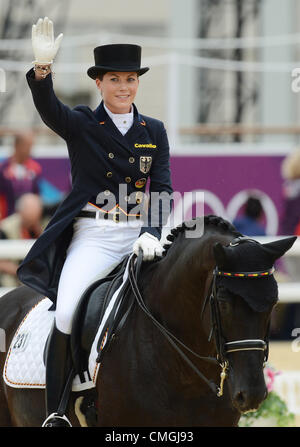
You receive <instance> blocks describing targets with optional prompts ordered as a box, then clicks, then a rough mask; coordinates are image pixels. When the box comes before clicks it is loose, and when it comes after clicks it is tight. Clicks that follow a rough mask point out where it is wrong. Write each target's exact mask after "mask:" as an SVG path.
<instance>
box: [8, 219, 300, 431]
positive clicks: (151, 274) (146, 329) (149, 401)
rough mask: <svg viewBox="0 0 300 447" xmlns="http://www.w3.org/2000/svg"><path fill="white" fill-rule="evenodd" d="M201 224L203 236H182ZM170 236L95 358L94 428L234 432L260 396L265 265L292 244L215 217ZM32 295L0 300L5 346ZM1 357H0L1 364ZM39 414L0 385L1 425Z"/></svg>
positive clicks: (272, 295) (271, 292)
mask: <svg viewBox="0 0 300 447" xmlns="http://www.w3.org/2000/svg"><path fill="white" fill-rule="evenodd" d="M201 219H202V222H203V219H204V232H203V235H202V236H199V237H189V234H190V232H191V224H193V223H194V224H197V223H199V222H201ZM196 227H197V225H196ZM171 233H172V234H171V235H170V236H169V237H168V239H169V241H170V242H171V243H170V244H167V245H166V246H165V248H166V250H165V254H164V256H163V258H161V259H158V260H155V261H154V262H147V263H143V264H142V266H141V271H140V274H139V277H138V279H137V280H136V278H135V277H134V275H130V278H131V283H132V287H133V289H132V292H131V294H133V296H134V297H135V299H136V301H135V305H134V306H133V308H132V310H131V312H130V314H129V316H128V318H127V321H126V324H125V326H124V327H123V329H122V331H121V332H120V333H119V334H118V336H116V337H114V339H113V341H111V343H110V345H109V348H108V349H107V351H106V352H105V355H104V356H103V359H102V363H101V367H100V371H99V374H98V378H97V383H96V388H95V392H96V393H97V396H98V397H97V400H96V402H95V420H94V424H95V425H96V426H106V427H117V426H127V427H128V426H131V427H137V426H144V427H145V426H146V427H150V426H156V427H158V426H170V427H171V426H173V427H192V426H236V425H237V424H238V421H239V418H240V416H241V414H242V413H243V412H246V411H249V410H253V409H256V408H258V406H259V405H260V403H261V402H262V401H263V400H264V399H265V397H266V395H267V390H266V386H265V380H264V375H263V368H264V363H265V361H266V360H267V356H268V329H269V322H270V316H271V311H272V308H273V306H274V305H275V303H276V302H277V299H278V290H277V283H276V281H275V279H274V276H273V265H274V262H275V261H276V259H278V258H279V257H281V256H282V255H283V254H284V253H285V252H286V251H287V250H288V249H289V248H290V247H291V246H292V245H293V243H294V241H295V239H296V238H293V237H291V238H286V239H283V240H279V241H276V242H272V243H268V244H260V243H258V242H256V241H253V240H252V239H249V238H245V237H243V236H242V235H241V234H240V233H237V232H236V230H235V228H234V227H233V226H232V225H231V224H230V223H229V222H227V221H225V220H224V219H222V218H220V217H216V216H205V217H204V218H197V219H196V220H194V221H192V222H188V223H184V224H182V225H180V226H178V227H177V228H175V229H173V230H172V232H171ZM41 298H43V297H41V296H40V295H39V294H38V293H36V292H34V291H32V290H31V289H29V288H27V287H25V286H22V287H20V288H18V289H16V290H14V291H12V292H10V293H9V294H7V295H5V296H4V297H2V298H1V300H0V311H1V312H0V327H1V328H2V329H4V330H5V331H6V338H7V340H6V341H7V346H9V344H10V342H11V340H12V337H13V334H14V333H15V331H16V328H17V327H18V325H19V323H20V321H21V320H22V318H23V317H24V316H25V315H26V313H27V312H28V311H29V310H30V309H31V308H32V306H33V305H34V304H36V303H37V302H38V301H39V300H41ZM4 361H5V353H1V366H2V368H3V365H4ZM3 391H4V392H3ZM77 397H78V394H77V393H72V394H71V398H70V401H69V407H68V412H67V414H68V417H69V418H70V420H71V422H72V424H73V425H74V426H78V425H80V423H79V421H78V419H77V417H76V414H75V411H74V404H75V400H76V399H77ZM44 416H45V408H44V391H43V390H38V389H30V390H29V389H14V388H11V387H9V386H7V385H6V384H5V383H4V381H3V380H2V382H1V387H0V425H1V426H10V425H12V426H40V425H41V424H42V421H43V420H44Z"/></svg>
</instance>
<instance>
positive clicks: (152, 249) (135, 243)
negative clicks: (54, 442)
mask: <svg viewBox="0 0 300 447" xmlns="http://www.w3.org/2000/svg"><path fill="white" fill-rule="evenodd" d="M62 37H63V35H62V34H60V35H59V36H58V37H57V38H56V39H54V35H53V23H52V22H51V21H50V20H49V19H48V18H47V17H45V19H39V20H38V22H37V24H36V25H33V28H32V44H33V52H34V56H35V60H34V68H33V69H31V70H30V71H29V72H28V73H27V81H28V84H29V87H30V89H31V92H32V96H33V101H34V104H35V106H36V108H37V110H38V112H39V114H40V116H41V118H42V120H43V121H44V122H45V124H46V125H47V126H48V127H50V128H51V129H52V130H53V131H54V132H56V133H57V134H58V135H59V136H61V137H62V138H63V139H64V140H65V141H66V143H67V148H68V154H69V158H70V163H71V174H72V190H71V192H70V194H69V195H68V196H67V197H66V198H65V200H64V201H63V203H62V204H61V205H60V206H59V208H58V209H57V211H56V212H55V214H54V216H53V217H52V219H51V221H50V222H49V224H48V226H47V228H46V229H45V231H44V233H43V234H42V235H41V236H40V237H39V238H38V239H37V241H36V242H35V244H34V245H33V247H32V248H31V250H30V251H29V253H28V255H27V256H26V258H25V259H24V261H23V262H22V264H21V265H20V267H19V269H18V277H19V279H20V280H21V281H22V282H23V283H24V284H26V285H28V286H29V287H31V288H33V289H35V290H37V291H38V292H40V293H42V294H43V295H45V296H47V297H48V298H50V299H51V300H52V301H53V303H54V306H56V307H54V306H53V307H54V308H56V313H55V324H54V327H53V330H52V331H51V334H50V338H49V339H48V342H47V350H46V416H47V417H46V420H45V422H44V424H43V426H64V425H66V426H70V425H71V424H70V422H69V421H68V419H67V418H66V416H65V415H63V416H62V417H61V416H59V415H58V414H57V413H56V412H57V409H58V406H59V403H60V399H61V396H62V392H63V390H64V385H65V382H66V377H67V375H68V372H69V370H70V368H71V366H70V361H71V360H70V355H69V342H70V334H71V330H72V318H73V315H74V312H75V309H76V306H77V304H78V301H79V299H80V297H81V295H82V293H83V292H84V290H85V289H86V288H87V286H88V285H89V284H91V283H92V282H93V280H94V279H96V277H97V279H99V278H100V277H104V276H105V275H107V274H108V273H109V272H110V271H112V270H113V269H114V268H115V267H116V265H118V264H119V263H120V262H121V260H122V259H123V258H124V257H125V256H127V255H128V254H130V253H132V252H134V253H136V254H137V253H138V251H139V250H141V251H142V253H143V259H144V260H152V259H154V258H155V256H161V255H162V252H163V248H162V245H161V243H160V236H161V229H162V226H163V225H164V224H165V223H166V221H167V218H168V215H169V213H170V209H171V201H170V202H169V205H168V207H167V209H166V207H165V206H164V207H163V206H161V200H160V199H159V195H160V194H161V193H164V194H165V193H167V194H168V195H169V197H170V195H171V193H172V186H171V179H170V169H169V145H168V139H167V134H166V130H165V128H164V125H163V123H162V122H161V121H158V120H156V119H153V118H149V117H147V116H144V115H141V114H140V113H139V112H138V110H137V108H136V106H135V105H134V99H135V96H136V93H137V90H138V86H139V76H141V75H142V74H144V73H146V71H148V70H149V68H148V67H144V68H142V67H141V48H140V47H139V46H138V45H129V44H115V45H102V46H98V47H97V48H95V49H94V57H95V65H94V66H93V67H91V68H89V69H88V71H87V74H88V76H89V77H90V78H92V79H93V80H95V82H96V87H97V88H98V89H99V91H100V93H101V96H102V101H101V103H100V104H99V106H98V107H97V108H96V109H95V110H91V109H90V108H89V107H87V106H83V105H81V106H77V107H75V108H74V109H70V108H69V107H68V106H66V105H64V104H63V103H62V102H61V101H59V99H58V98H57V97H56V95H55V93H54V90H53V85H52V76H51V67H52V63H53V60H54V58H55V55H56V53H57V51H58V48H59V45H60V43H61V40H62ZM148 178H150V188H149V192H150V194H149V196H150V199H149V200H148V203H147V206H146V200H145V188H146V183H147V180H148ZM157 193H159V194H157Z"/></svg>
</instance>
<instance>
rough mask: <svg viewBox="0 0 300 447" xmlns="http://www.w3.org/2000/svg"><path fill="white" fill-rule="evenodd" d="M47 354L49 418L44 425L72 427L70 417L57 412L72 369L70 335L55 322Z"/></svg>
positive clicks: (47, 404) (47, 408) (47, 407)
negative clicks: (60, 329)
mask: <svg viewBox="0 0 300 447" xmlns="http://www.w3.org/2000/svg"><path fill="white" fill-rule="evenodd" d="M45 354H46V357H45V365H46V414H47V419H46V420H45V421H44V423H43V427H71V423H70V422H69V420H68V418H67V417H66V416H65V415H63V414H58V413H57V411H58V408H59V404H60V400H61V397H62V394H63V391H64V389H65V385H66V382H67V379H68V376H69V375H70V372H71V370H72V361H71V353H70V335H67V334H64V333H63V332H60V331H59V330H58V329H57V327H56V326H55V324H54V325H53V328H52V330H51V333H50V335H49V339H48V341H47V346H46V352H45Z"/></svg>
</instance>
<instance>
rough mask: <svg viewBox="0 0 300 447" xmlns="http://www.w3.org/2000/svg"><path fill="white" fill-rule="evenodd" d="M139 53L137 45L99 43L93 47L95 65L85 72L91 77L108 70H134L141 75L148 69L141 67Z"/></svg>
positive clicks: (140, 50) (140, 51) (139, 48)
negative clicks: (99, 44) (98, 45)
mask: <svg viewBox="0 0 300 447" xmlns="http://www.w3.org/2000/svg"><path fill="white" fill-rule="evenodd" d="M141 54H142V49H141V47H140V46H139V45H131V44H112V45H101V46H100V47H96V48H94V57H95V65H94V66H93V67H90V68H89V69H88V71H87V74H88V75H89V77H90V78H92V79H96V77H97V75H99V73H101V72H102V73H103V72H108V71H134V72H136V73H137V74H138V75H139V76H141V75H142V74H144V73H146V71H148V70H149V67H143V68H141Z"/></svg>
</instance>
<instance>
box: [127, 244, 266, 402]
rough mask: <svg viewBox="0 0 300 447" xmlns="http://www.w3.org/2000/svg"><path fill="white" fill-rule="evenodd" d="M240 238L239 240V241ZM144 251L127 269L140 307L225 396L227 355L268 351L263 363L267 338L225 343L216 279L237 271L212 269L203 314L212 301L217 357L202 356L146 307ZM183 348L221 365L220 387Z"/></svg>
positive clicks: (257, 274)
mask: <svg viewBox="0 0 300 447" xmlns="http://www.w3.org/2000/svg"><path fill="white" fill-rule="evenodd" d="M237 239H238V240H239V241H237ZM237 239H234V241H233V243H234V245H237V244H238V243H240V242H244V241H246V240H247V241H253V242H255V243H258V242H257V241H255V240H253V239H249V238H237ZM142 259H143V256H142V252H141V251H140V252H139V255H138V256H137V257H136V256H135V255H134V256H132V257H131V259H130V261H129V269H128V279H129V282H130V285H131V288H132V291H133V294H134V297H135V299H136V302H137V304H138V305H139V307H140V309H141V310H142V311H143V312H144V313H145V315H147V316H148V318H149V319H150V320H151V321H152V323H153V324H154V325H155V326H156V327H157V328H158V330H159V331H160V332H161V334H162V335H163V336H164V337H165V338H166V339H167V340H168V342H169V343H170V345H171V346H172V347H173V348H174V349H175V350H176V351H177V352H178V354H179V355H180V356H181V357H182V359H183V360H184V361H185V362H186V363H187V364H188V365H189V366H190V367H191V368H192V369H193V371H194V372H195V373H196V374H197V375H198V376H199V377H200V378H201V379H202V380H203V381H204V382H205V383H206V384H207V385H208V386H209V388H210V389H211V390H212V391H213V392H214V393H215V394H216V395H217V396H218V397H221V396H222V395H223V385H224V381H225V379H226V377H227V370H228V366H229V361H228V359H227V354H230V353H232V352H240V351H263V352H264V353H265V356H264V363H265V362H266V361H267V359H268V341H265V340H260V339H251V340H249V339H246V340H235V341H230V342H226V341H225V340H224V337H223V334H222V326H221V318H220V312H219V307H218V303H217V287H216V278H217V276H220V275H222V274H226V276H232V277H235V273H232V272H222V271H220V270H219V269H218V268H217V267H216V268H215V269H214V271H213V279H212V283H211V286H210V293H208V295H207V296H206V299H205V301H204V304H203V308H202V312H201V316H203V313H204V310H205V307H206V304H207V302H208V301H209V304H210V310H211V322H212V328H211V332H210V335H209V338H208V341H210V340H211V337H212V335H213V334H214V339H215V344H216V350H217V356H216V357H210V356H201V355H199V354H198V353H196V352H194V351H193V350H192V349H190V348H189V347H188V346H186V345H185V344H184V343H183V342H182V341H181V340H179V339H178V338H177V337H176V336H175V335H174V334H172V333H171V332H170V331H169V330H168V329H167V328H165V327H164V326H163V325H162V324H161V323H160V322H159V321H157V319H156V318H155V317H154V316H153V315H152V314H151V312H150V310H149V309H148V308H147V306H146V304H145V302H144V300H143V297H142V295H141V293H140V290H139V287H138V280H137V278H138V274H139V271H140V268H141V265H142ZM273 272H274V269H273V268H272V269H270V270H268V271H267V273H266V271H263V272H262V271H258V272H240V273H239V277H242V278H248V277H252V278H260V277H264V276H266V274H269V275H271V274H273ZM267 333H268V331H267ZM181 348H183V349H184V350H185V351H187V352H189V353H190V354H192V355H193V356H194V357H196V358H198V359H200V360H204V361H207V362H210V363H214V364H217V365H219V366H220V367H221V373H220V386H219V387H218V386H217V385H216V384H215V383H214V382H213V381H212V380H209V379H208V378H207V377H205V376H204V375H203V374H202V373H201V371H200V370H199V369H198V368H197V367H196V365H195V364H194V363H193V362H192V361H191V360H190V359H189V358H188V357H187V355H186V354H185V353H184V352H183V350H182V349H181Z"/></svg>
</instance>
